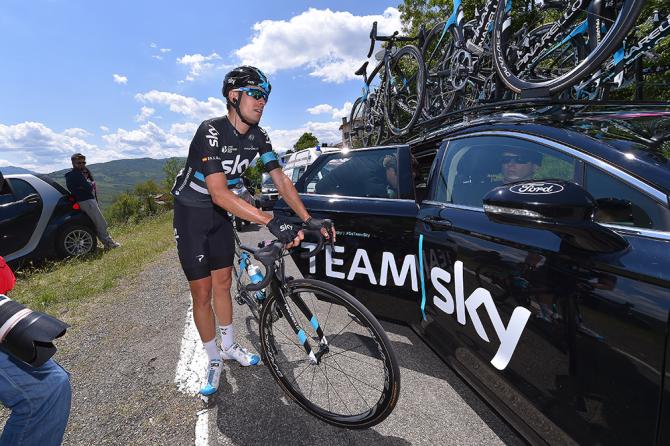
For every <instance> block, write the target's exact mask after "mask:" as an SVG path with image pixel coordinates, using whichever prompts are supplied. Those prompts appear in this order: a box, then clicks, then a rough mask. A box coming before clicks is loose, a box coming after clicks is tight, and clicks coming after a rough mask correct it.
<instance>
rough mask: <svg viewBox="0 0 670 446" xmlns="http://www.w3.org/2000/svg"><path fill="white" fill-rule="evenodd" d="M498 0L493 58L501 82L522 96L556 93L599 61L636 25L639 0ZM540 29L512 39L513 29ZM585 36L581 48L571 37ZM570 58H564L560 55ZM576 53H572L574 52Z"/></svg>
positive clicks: (597, 64)
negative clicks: (521, 3)
mask: <svg viewBox="0 0 670 446" xmlns="http://www.w3.org/2000/svg"><path fill="white" fill-rule="evenodd" d="M508 1H509V0H498V8H497V11H496V16H495V20H494V22H493V36H492V38H493V47H492V50H493V61H494V64H495V68H496V71H497V73H498V75H499V76H500V78H501V80H502V81H503V82H504V84H505V86H506V87H507V88H509V89H510V90H511V91H513V92H514V93H519V94H521V95H522V97H551V96H557V95H558V94H560V93H561V92H563V91H564V90H566V89H567V88H570V87H572V86H573V85H575V84H577V83H578V82H579V81H581V80H582V79H584V78H586V77H587V76H589V75H590V74H592V73H593V72H595V71H596V70H598V68H599V67H600V65H601V64H602V63H603V62H604V61H605V60H606V59H607V58H608V57H609V56H610V55H612V54H614V53H615V52H616V51H617V50H618V49H619V48H620V46H621V43H622V41H623V40H624V38H625V37H626V35H627V34H628V32H629V31H630V30H631V28H632V27H633V26H634V25H635V22H636V20H637V18H638V16H639V14H640V11H641V9H642V6H643V3H644V0H571V1H562V0H558V1H556V0H546V1H545V2H544V3H543V4H542V5H541V7H540V8H536V7H535V2H531V4H530V7H529V8H526V9H519V8H517V9H516V10H515V9H513V8H512V7H511V3H506V2H508ZM524 28H525V29H528V30H539V29H542V30H543V31H542V32H540V33H536V38H535V39H534V41H532V42H529V41H524V42H523V44H522V45H521V46H519V45H517V44H515V42H514V39H513V38H512V35H513V34H510V33H513V32H516V31H518V30H519V29H524ZM578 36H579V38H584V39H585V40H586V43H585V45H586V46H585V48H586V51H584V54H579V53H577V52H575V48H576V47H575V45H574V39H575V38H576V37H578ZM566 53H567V54H572V56H573V57H572V58H571V60H572V62H570V63H565V55H566ZM574 56H576V59H575V58H574Z"/></svg>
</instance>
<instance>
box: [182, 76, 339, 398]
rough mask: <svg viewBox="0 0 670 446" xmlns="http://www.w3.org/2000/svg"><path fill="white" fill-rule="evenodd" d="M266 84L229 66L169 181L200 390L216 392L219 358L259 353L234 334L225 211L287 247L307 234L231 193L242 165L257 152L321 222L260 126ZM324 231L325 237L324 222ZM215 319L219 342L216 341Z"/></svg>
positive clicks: (247, 360) (299, 207)
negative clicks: (217, 102)
mask: <svg viewBox="0 0 670 446" xmlns="http://www.w3.org/2000/svg"><path fill="white" fill-rule="evenodd" d="M270 91H271V85H270V83H269V82H268V79H267V77H266V76H265V75H264V74H263V73H262V72H261V71H260V70H259V69H257V68H254V67H251V66H240V67H237V68H235V69H234V70H232V71H231V72H229V73H228V74H226V76H225V78H224V81H223V89H222V93H223V96H224V97H225V98H226V101H227V115H225V116H222V117H218V118H213V119H209V120H206V121H204V122H203V123H202V124H200V127H198V130H197V131H196V133H195V136H194V137H193V140H192V141H191V145H190V147H189V153H188V158H187V160H186V165H185V167H184V168H183V169H182V170H181V172H180V173H179V175H178V176H177V178H176V180H175V184H174V186H173V188H172V194H173V196H174V198H175V200H174V223H173V226H174V235H175V240H176V242H177V252H178V255H179V261H180V263H181V266H182V269H183V270H184V273H185V275H186V278H187V279H188V281H189V286H190V289H191V296H192V299H193V319H194V321H195V325H196V327H197V329H198V333H199V334H200V339H201V341H202V343H203V346H204V348H205V351H206V352H207V355H208V357H209V370H208V373H207V383H206V385H205V386H204V387H203V388H202V389H201V391H200V392H201V393H202V394H203V395H211V394H213V393H214V392H216V390H217V388H218V385H219V378H220V374H221V366H222V362H221V361H222V359H234V360H235V361H237V362H239V363H240V364H241V365H242V366H250V365H256V364H258V362H259V361H260V358H259V356H258V355H257V354H254V353H252V352H250V351H248V350H247V349H245V348H243V347H241V346H240V345H239V344H237V343H236V342H235V340H234V333H233V325H232V321H233V319H232V317H233V315H232V312H233V308H232V302H231V296H230V286H231V271H232V268H231V266H232V264H233V256H234V250H235V242H234V237H233V227H232V223H231V220H230V217H229V216H228V212H230V213H231V214H233V215H235V216H236V217H239V218H241V219H243V220H247V221H251V222H254V223H259V224H264V225H266V226H267V228H268V229H269V230H270V232H271V233H272V234H273V235H274V236H275V237H277V238H278V239H279V240H280V241H282V242H283V243H285V244H286V246H287V247H289V248H290V247H293V246H297V245H299V244H300V241H301V240H302V239H303V237H304V236H303V233H302V231H299V230H298V227H297V226H296V225H295V224H294V222H292V221H289V220H286V219H281V218H279V217H273V216H272V215H271V214H268V213H265V212H263V211H261V210H259V209H256V208H255V207H254V206H252V205H251V204H249V203H247V202H246V201H244V200H242V199H240V198H238V197H237V196H235V195H234V194H233V193H232V192H231V191H230V190H229V186H233V185H235V184H237V183H239V182H240V181H241V175H242V174H243V173H244V171H245V170H246V168H247V167H248V166H249V165H250V163H251V162H252V160H253V159H254V158H255V157H256V156H257V155H260V159H261V161H262V163H263V165H264V167H265V170H266V171H267V172H268V173H269V174H270V176H271V177H272V181H273V182H274V184H275V185H276V186H277V190H278V191H279V193H280V194H281V195H282V197H283V198H284V200H286V202H287V203H288V205H289V206H290V207H291V208H292V209H293V210H294V211H295V213H296V214H297V216H298V217H299V218H300V219H302V221H303V222H305V223H307V227H309V228H315V229H316V228H319V229H322V226H323V222H322V221H321V220H317V219H312V218H311V217H310V215H309V214H308V213H307V211H306V210H305V206H304V205H303V204H302V201H301V200H300V197H299V196H298V193H297V192H296V190H295V188H294V187H293V183H292V182H291V180H290V179H289V178H288V177H286V175H284V173H283V172H282V170H281V168H280V166H279V162H278V160H277V157H276V155H275V154H274V152H273V151H272V145H271V144H270V138H269V137H268V135H267V133H266V132H265V130H263V129H262V128H261V127H259V126H258V123H259V121H260V119H261V116H262V115H263V110H264V108H265V105H266V104H267V101H268V96H269V95H270ZM322 232H323V234H324V236H326V237H328V231H327V230H325V229H322ZM333 234H334V230H333ZM212 307H213V308H212ZM217 320H218V324H219V327H218V328H219V334H220V341H221V349H220V350H219V349H218V348H217V346H216V342H215V338H216V321H217Z"/></svg>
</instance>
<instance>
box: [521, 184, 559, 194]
mask: <svg viewBox="0 0 670 446" xmlns="http://www.w3.org/2000/svg"><path fill="white" fill-rule="evenodd" d="M509 190H510V191H512V192H514V193H515V194H556V193H558V192H561V191H562V190H563V186H561V185H560V184H556V183H522V184H515V185H514V186H512V187H510V188H509Z"/></svg>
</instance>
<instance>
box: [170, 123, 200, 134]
mask: <svg viewBox="0 0 670 446" xmlns="http://www.w3.org/2000/svg"><path fill="white" fill-rule="evenodd" d="M198 125H199V124H198V123H197V122H178V123H175V124H172V125H171V126H170V133H175V134H177V135H180V134H189V135H193V134H195V131H196V130H197V129H198Z"/></svg>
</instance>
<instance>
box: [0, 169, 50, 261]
mask: <svg viewBox="0 0 670 446" xmlns="http://www.w3.org/2000/svg"><path fill="white" fill-rule="evenodd" d="M6 180H7V184H8V185H9V189H8V191H7V192H8V193H5V194H2V195H0V255H2V256H6V255H8V254H11V253H13V252H16V251H18V250H19V249H21V248H23V247H24V246H25V245H26V244H27V243H28V240H30V237H31V236H32V235H33V231H34V230H35V228H36V227H37V223H38V221H39V219H40V215H41V213H42V200H41V198H40V196H39V194H38V193H37V190H35V188H33V187H32V186H31V185H30V184H29V183H28V182H27V181H26V180H23V179H19V178H6Z"/></svg>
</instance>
